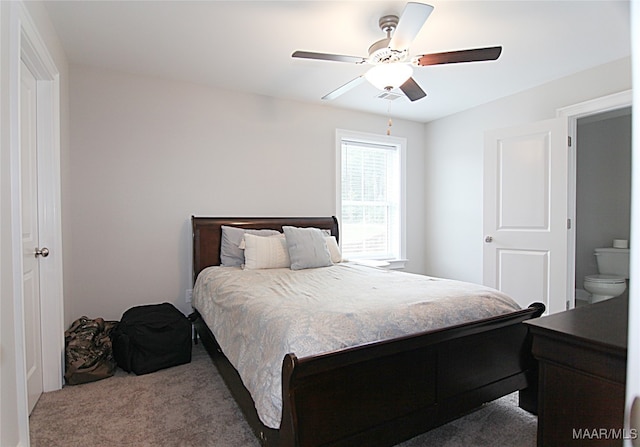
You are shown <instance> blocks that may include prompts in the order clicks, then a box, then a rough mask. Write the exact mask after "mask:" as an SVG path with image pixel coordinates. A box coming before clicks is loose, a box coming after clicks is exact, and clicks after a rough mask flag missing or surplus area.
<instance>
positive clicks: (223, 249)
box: [220, 225, 280, 267]
mask: <svg viewBox="0 0 640 447" xmlns="http://www.w3.org/2000/svg"><path fill="white" fill-rule="evenodd" d="M221 228H222V239H221V240H220V265H222V266H223V267H237V266H240V265H242V264H244V250H242V249H240V242H242V237H243V236H244V234H245V233H249V234H255V235H257V236H273V235H274V234H280V232H279V231H278V230H251V229H245V228H238V227H229V226H226V225H222V226H221Z"/></svg>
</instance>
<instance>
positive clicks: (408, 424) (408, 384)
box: [192, 216, 544, 447]
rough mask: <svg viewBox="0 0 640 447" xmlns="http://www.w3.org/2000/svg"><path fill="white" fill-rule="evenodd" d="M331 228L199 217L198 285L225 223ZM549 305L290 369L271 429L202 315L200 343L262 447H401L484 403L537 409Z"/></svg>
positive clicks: (303, 221) (195, 222)
mask: <svg viewBox="0 0 640 447" xmlns="http://www.w3.org/2000/svg"><path fill="white" fill-rule="evenodd" d="M223 225H227V226H237V227H242V228H252V229H275V230H282V227H283V226H284V225H290V226H296V227H315V228H321V229H326V230H330V231H331V234H332V235H334V236H335V237H336V238H337V237H338V223H337V220H336V218H335V217H329V218H217V217H213V218H212V217H195V216H194V217H192V229H193V280H194V283H195V281H196V278H197V276H198V274H199V273H200V272H201V271H202V270H203V269H205V268H206V267H209V266H214V265H220V244H221V226H223ZM543 312H544V305H542V304H540V303H534V304H532V305H531V306H530V307H529V308H527V309H522V310H518V311H514V312H511V313H508V314H504V315H500V316H497V317H490V318H485V319H481V320H477V321H473V322H470V323H465V324H460V325H455V326H451V327H446V328H443V329H436V330H431V331H427V332H421V333H417V334H414V335H409V336H403V337H400V338H394V339H390V340H384V341H377V342H372V343H367V344H362V345H359V346H354V347H349V348H344V349H339V350H335V351H331V352H327V353H323V354H319V355H313V356H307V357H302V358H298V357H296V355H295V353H290V354H287V355H286V356H285V358H284V359H283V362H282V419H281V424H280V427H279V429H273V428H270V427H267V426H266V425H264V424H263V423H262V422H261V420H260V418H259V416H258V414H257V411H256V409H255V405H254V402H253V400H252V397H251V394H250V393H249V391H248V390H247V389H246V388H245V386H244V385H243V383H242V380H241V378H240V376H239V374H238V372H237V371H236V370H235V368H234V367H233V366H232V365H231V363H230V362H229V361H228V360H227V358H226V357H225V354H224V353H223V352H222V350H221V349H220V347H219V345H218V343H217V341H216V338H215V336H214V335H213V333H212V331H211V330H210V328H209V327H207V325H206V323H205V322H204V320H203V319H202V318H200V316H199V314H198V312H197V311H196V312H195V314H196V319H195V322H194V325H195V329H196V333H197V336H199V338H200V339H201V340H202V343H203V344H204V346H205V348H206V349H207V351H208V352H209V354H210V355H211V357H212V358H213V360H214V362H215V364H216V366H217V368H218V370H219V372H220V374H221V375H222V376H223V378H224V380H225V382H226V384H227V386H228V387H229V389H230V391H231V393H232V394H233V396H234V398H235V399H236V401H237V402H238V404H239V406H240V407H241V409H242V411H243V413H244V415H245V417H246V419H247V421H248V422H249V424H250V425H251V427H252V429H253V430H254V432H255V433H256V436H258V438H259V439H260V441H261V443H262V445H265V446H269V447H271V446H274V447H275V446H279V447H294V446H300V447H302V446H304V447H316V446H318V447H319V446H367V447H370V446H392V445H394V444H397V443H399V442H402V441H404V440H407V439H410V438H412V437H414V436H416V435H418V434H420V433H423V432H425V431H428V430H430V429H432V428H434V427H437V426H440V425H442V424H445V423H447V422H449V421H451V420H454V419H456V418H459V417H460V416H462V415H464V414H467V413H469V412H471V411H473V410H474V409H476V408H478V407H480V406H481V405H482V404H484V403H486V402H489V401H492V400H494V399H497V398H499V397H502V396H505V395H507V394H509V393H512V392H515V391H519V392H520V403H519V405H520V407H522V408H524V409H526V410H528V411H530V412H533V413H535V412H536V408H537V363H536V361H535V359H534V358H533V356H532V354H531V338H530V335H529V333H528V329H527V327H526V325H525V324H523V322H524V321H526V320H529V319H532V318H537V317H539V316H540V315H541V314H542V313H543Z"/></svg>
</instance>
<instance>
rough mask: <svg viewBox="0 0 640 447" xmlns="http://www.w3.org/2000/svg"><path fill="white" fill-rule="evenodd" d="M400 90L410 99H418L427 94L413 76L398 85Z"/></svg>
mask: <svg viewBox="0 0 640 447" xmlns="http://www.w3.org/2000/svg"><path fill="white" fill-rule="evenodd" d="M400 90H402V92H403V93H404V94H405V95H407V98H409V99H410V100H411V101H417V100H418V99H421V98H424V97H425V96H427V94H426V93H425V92H424V90H422V88H421V87H420V86H419V85H418V83H417V82H416V81H415V80H414V79H413V78H409V79H407V80H406V82H405V83H404V84H402V85H401V86H400Z"/></svg>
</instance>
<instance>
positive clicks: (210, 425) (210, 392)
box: [30, 344, 536, 447]
mask: <svg viewBox="0 0 640 447" xmlns="http://www.w3.org/2000/svg"><path fill="white" fill-rule="evenodd" d="M30 436H31V446H32V447H73V446H83V447H85V446H92V447H107V446H109V447H126V446H131V447H134V446H135V447H146V446H149V447H150V446H154V447H205V446H216V447H258V446H259V445H260V443H259V442H258V440H257V438H256V437H255V436H254V435H253V432H252V431H251V429H250V428H249V426H248V425H247V423H246V422H245V420H244V418H243V416H242V413H241V412H240V409H239V408H238V407H237V406H236V403H235V401H234V400H233V398H232V397H231V395H230V394H229V392H228V390H227V388H226V386H225V384H224V383H223V381H222V379H221V377H220V376H219V374H218V372H217V370H216V368H215V366H213V363H212V362H211V360H210V358H209V356H208V355H207V353H206V352H205V351H204V348H203V347H202V344H199V345H196V346H195V347H194V351H193V360H192V362H191V363H190V364H187V365H181V366H176V367H173V368H168V369H165V370H162V371H158V372H155V373H152V374H147V375H143V376H136V375H134V374H127V373H125V372H124V371H122V370H118V372H117V373H116V375H115V376H114V377H111V378H109V379H105V380H101V381H98V382H93V383H88V384H84V385H76V386H66V387H64V388H63V389H62V390H60V391H54V392H51V393H45V394H44V395H43V396H42V397H41V398H40V401H39V402H38V404H37V405H36V408H35V409H34V411H33V413H32V414H31V418H30ZM535 445H536V418H535V417H534V416H532V415H530V414H529V413H527V412H525V411H523V410H521V409H520V408H518V407H517V395H516V394H512V395H510V396H506V397H504V398H502V399H500V400H497V401H495V402H492V403H491V404H488V405H486V406H485V407H483V408H482V409H481V410H479V411H476V412H474V413H472V414H470V415H467V416H465V417H464V418H461V419H458V420H456V421H453V422H451V423H449V424H447V425H445V426H443V427H440V428H437V429H435V430H432V431H430V432H428V433H425V434H423V435H421V436H418V437H416V438H413V439H411V440H409V441H407V442H404V443H402V444H399V446H398V447H419V446H438V447H443V446H465V447H467V446H505V447H506V446H513V447H534V446H535Z"/></svg>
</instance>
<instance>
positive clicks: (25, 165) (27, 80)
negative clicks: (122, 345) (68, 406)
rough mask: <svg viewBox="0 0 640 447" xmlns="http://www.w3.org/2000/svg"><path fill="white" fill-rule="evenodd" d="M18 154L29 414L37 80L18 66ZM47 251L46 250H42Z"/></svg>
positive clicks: (35, 282)
mask: <svg viewBox="0 0 640 447" xmlns="http://www.w3.org/2000/svg"><path fill="white" fill-rule="evenodd" d="M20 80H21V82H20V86H21V88H20V153H21V157H20V160H21V174H22V183H21V187H22V249H23V252H22V259H23V261H22V263H23V273H24V276H23V288H24V317H25V326H24V327H25V354H26V372H27V393H28V398H29V413H31V411H32V410H33V407H34V406H35V405H36V402H37V401H38V399H39V398H40V395H41V394H42V391H43V382H42V339H41V330H40V329H41V324H40V268H39V262H40V258H41V256H36V255H35V253H36V250H38V249H39V248H40V246H39V240H38V161H37V157H36V153H37V133H36V111H37V109H36V79H35V77H34V76H33V74H32V73H31V71H29V69H28V68H27V67H26V66H25V65H24V63H22V64H21V67H20ZM45 253H46V252H45Z"/></svg>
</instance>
